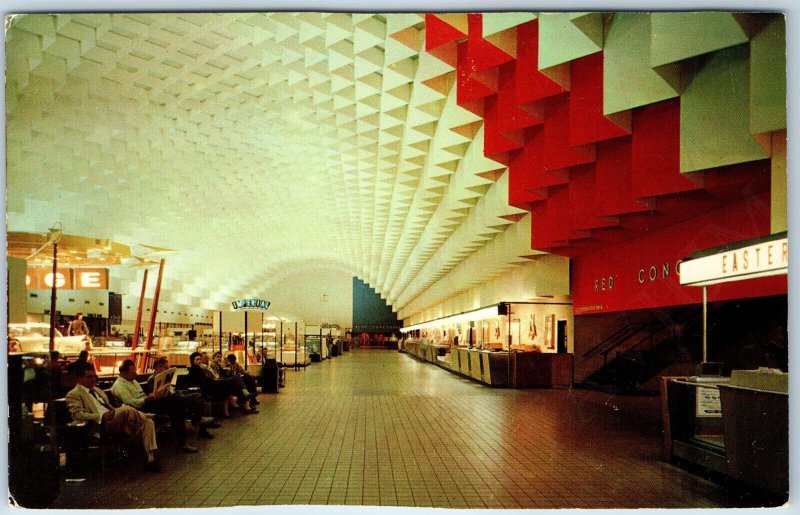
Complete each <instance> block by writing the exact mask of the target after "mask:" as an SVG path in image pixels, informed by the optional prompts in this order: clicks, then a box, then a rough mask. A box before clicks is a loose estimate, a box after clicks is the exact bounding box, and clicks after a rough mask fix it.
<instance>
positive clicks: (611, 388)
mask: <svg viewBox="0 0 800 515" xmlns="http://www.w3.org/2000/svg"><path fill="white" fill-rule="evenodd" d="M701 324H702V323H701V321H700V320H698V319H697V315H696V310H694V309H689V310H681V311H677V312H676V313H674V315H673V316H671V317H670V318H669V320H654V321H649V322H637V323H631V324H627V325H625V326H623V327H621V328H620V329H618V330H617V331H615V332H614V333H613V334H611V335H610V336H608V337H607V338H605V339H604V340H602V341H601V342H599V343H598V344H596V345H594V346H593V347H591V348H590V349H589V350H587V351H586V352H585V353H584V354H583V356H582V357H583V358H584V359H587V358H592V357H597V356H602V357H603V364H602V365H601V366H600V368H598V369H597V370H596V371H595V372H593V373H592V374H590V375H589V376H587V377H586V378H585V379H584V380H583V381H582V382H581V383H580V385H581V386H583V387H586V388H592V389H596V390H601V391H604V392H607V393H625V394H632V393H633V394H642V395H650V394H657V393H658V383H657V381H653V380H652V379H653V378H654V377H656V376H658V375H660V374H659V373H660V372H662V371H663V370H665V369H668V368H671V367H675V366H676V365H685V366H684V367H682V368H684V369H689V368H690V367H691V365H690V364H692V363H697V362H698V361H699V349H700V338H701V335H700V330H701V328H702V327H701ZM676 327H679V328H680V331H676Z"/></svg>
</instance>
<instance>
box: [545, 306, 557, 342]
mask: <svg viewBox="0 0 800 515" xmlns="http://www.w3.org/2000/svg"><path fill="white" fill-rule="evenodd" d="M555 321H556V316H555V314H553V315H547V316H545V317H544V346H545V348H547V349H555V348H556V338H555Z"/></svg>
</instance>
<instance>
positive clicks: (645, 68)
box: [603, 13, 678, 115]
mask: <svg viewBox="0 0 800 515" xmlns="http://www.w3.org/2000/svg"><path fill="white" fill-rule="evenodd" d="M604 54H605V55H604V63H603V92H604V95H603V97H604V98H603V112H604V113H605V114H606V115H609V114H613V113H618V112H620V111H625V110H628V109H632V108H634V107H639V106H643V105H647V104H652V103H653V102H658V101H661V100H665V99H667V98H673V97H676V96H678V93H677V92H676V91H675V90H674V89H673V88H672V87H670V85H669V84H668V83H667V82H666V81H665V80H664V79H663V78H662V77H661V76H660V75H659V74H658V73H656V72H655V71H653V69H652V68H650V66H649V55H650V15H649V14H644V13H617V14H615V15H614V19H613V21H612V23H611V26H610V27H609V31H608V35H607V36H606V44H605V51H604Z"/></svg>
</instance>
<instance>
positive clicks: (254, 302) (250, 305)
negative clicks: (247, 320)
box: [231, 299, 269, 311]
mask: <svg viewBox="0 0 800 515" xmlns="http://www.w3.org/2000/svg"><path fill="white" fill-rule="evenodd" d="M231 304H232V305H233V310H234V311H236V310H239V309H261V310H263V311H266V310H268V309H269V301H268V300H263V299H240V300H234V301H233V302H231Z"/></svg>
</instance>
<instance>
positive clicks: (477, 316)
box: [400, 304, 500, 333]
mask: <svg viewBox="0 0 800 515" xmlns="http://www.w3.org/2000/svg"><path fill="white" fill-rule="evenodd" d="M498 315H500V304H495V305H494V306H488V307H485V308H480V309H475V310H473V311H465V312H464V313H459V314H457V315H450V316H446V317H443V318H437V319H435V320H430V321H428V322H422V323H420V324H414V325H410V326H408V327H402V328H400V332H401V333H407V332H410V331H416V330H418V329H428V328H431V327H441V326H443V325H446V324H458V323H461V322H474V321H475V320H483V319H484V318H492V317H496V316H498Z"/></svg>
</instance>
